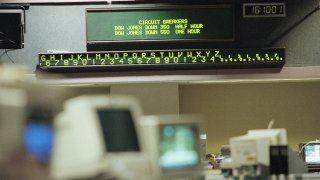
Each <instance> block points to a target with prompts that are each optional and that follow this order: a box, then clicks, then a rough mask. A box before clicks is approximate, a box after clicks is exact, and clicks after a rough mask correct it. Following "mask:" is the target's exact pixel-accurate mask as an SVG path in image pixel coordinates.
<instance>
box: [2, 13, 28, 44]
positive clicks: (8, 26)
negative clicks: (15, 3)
mask: <svg viewBox="0 0 320 180" xmlns="http://www.w3.org/2000/svg"><path fill="white" fill-rule="evenodd" d="M24 24H25V22H24V12H23V10H22V9H1V7H0V49H21V48H23V43H24Z"/></svg>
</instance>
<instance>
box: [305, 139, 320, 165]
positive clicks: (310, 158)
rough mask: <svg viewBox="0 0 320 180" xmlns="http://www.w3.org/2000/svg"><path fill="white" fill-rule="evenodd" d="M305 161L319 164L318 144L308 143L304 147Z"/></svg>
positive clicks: (319, 145)
mask: <svg viewBox="0 0 320 180" xmlns="http://www.w3.org/2000/svg"><path fill="white" fill-rule="evenodd" d="M304 151H305V152H304V153H305V162H306V163H319V164H320V144H309V145H306V147H305V150H304Z"/></svg>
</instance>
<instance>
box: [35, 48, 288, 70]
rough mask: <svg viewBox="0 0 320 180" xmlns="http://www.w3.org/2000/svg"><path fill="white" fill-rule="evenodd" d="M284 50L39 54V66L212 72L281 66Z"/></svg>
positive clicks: (43, 68)
mask: <svg viewBox="0 0 320 180" xmlns="http://www.w3.org/2000/svg"><path fill="white" fill-rule="evenodd" d="M284 63H285V49H284V48H266V49H200V50H185V49H183V50H154V51H152V50H146V51H112V52H109V51H108V52H86V53H62V54H39V67H40V69H42V70H48V69H50V68H64V69H68V68H92V69H94V68H98V67H100V68H107V69H117V68H118V69H119V68H120V69H121V68H125V69H130V70H136V69H143V70H154V69H156V68H160V69H164V70H165V69H186V68H187V69H203V68H205V69H208V68H218V67H234V68H239V67H281V66H283V65H284Z"/></svg>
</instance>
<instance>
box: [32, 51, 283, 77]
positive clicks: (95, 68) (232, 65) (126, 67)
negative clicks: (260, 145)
mask: <svg viewBox="0 0 320 180" xmlns="http://www.w3.org/2000/svg"><path fill="white" fill-rule="evenodd" d="M206 50H208V51H215V50H219V51H222V52H224V53H226V52H237V53H239V54H241V55H243V54H244V53H248V52H250V51H256V52H258V51H271V52H273V51H274V53H275V52H277V53H280V55H281V57H282V58H283V59H282V60H281V61H275V60H274V61H267V60H266V61H255V62H241V63H240V62H238V63H236V62H227V63H226V62H220V63H219V62H217V63H177V64H175V63H169V64H165V63H160V64H114V65H111V64H107V65H77V66H51V65H50V66H46V65H41V62H40V61H41V56H42V55H45V56H46V55H56V56H57V57H60V56H61V55H71V54H74V55H78V54H89V55H90V54H92V55H95V54H103V53H113V54H114V53H143V52H149V53H150V52H179V51H184V52H188V51H190V52H191V51H192V52H196V51H206ZM235 54H236V53H235ZM235 54H234V55H235ZM285 59H286V53H285V48H254V49H189V50H185V49H184V50H145V51H142V50H137V51H102V52H82V53H75V52H72V53H40V54H39V65H38V69H40V70H42V71H47V72H108V71H110V72H112V71H157V70H160V71H162V70H201V69H250V68H282V67H283V66H284V64H285V61H286V60H285ZM61 61H63V60H61Z"/></svg>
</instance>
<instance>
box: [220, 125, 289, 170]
mask: <svg viewBox="0 0 320 180" xmlns="http://www.w3.org/2000/svg"><path fill="white" fill-rule="evenodd" d="M287 144H288V142H287V133H286V130H285V129H257V130H249V131H248V133H247V134H246V135H243V136H238V137H233V138H230V150H231V159H228V160H226V161H223V162H222V163H221V168H222V169H233V173H234V175H236V176H237V175H241V174H244V172H245V173H247V172H246V171H247V169H250V168H248V167H255V166H257V167H259V166H260V167H269V165H270V157H269V154H270V146H274V145H279V146H285V145H287ZM260 170H261V169H260ZM260 170H258V171H257V172H256V173H257V174H258V175H259V173H262V172H261V171H260Z"/></svg>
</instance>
